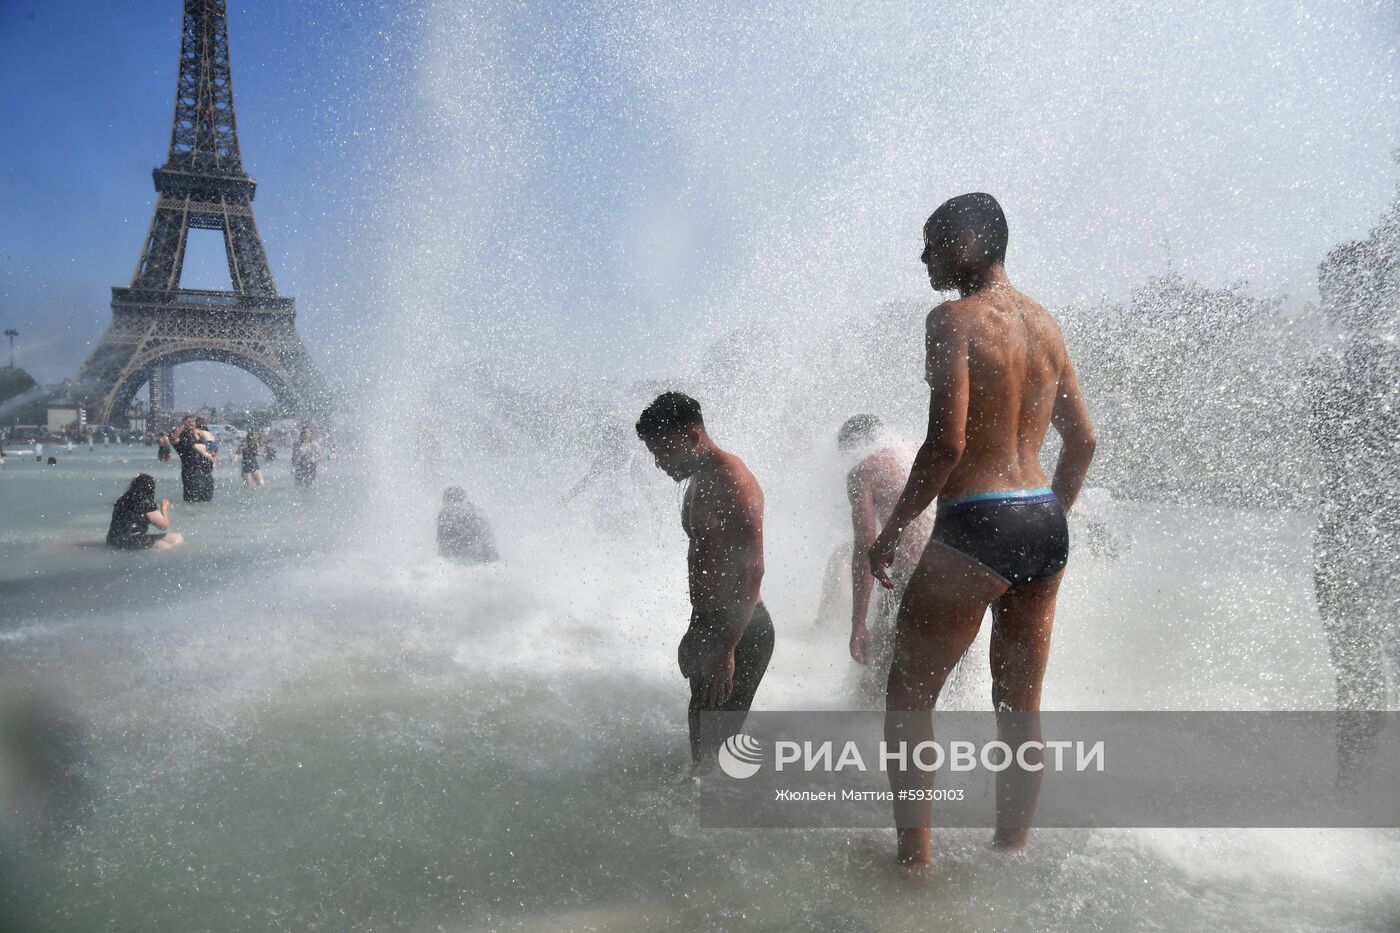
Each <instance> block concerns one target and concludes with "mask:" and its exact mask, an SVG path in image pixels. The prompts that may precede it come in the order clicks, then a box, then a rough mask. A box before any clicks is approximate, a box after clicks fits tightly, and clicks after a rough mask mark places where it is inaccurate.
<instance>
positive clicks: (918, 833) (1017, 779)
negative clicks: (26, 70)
mask: <svg viewBox="0 0 1400 933" xmlns="http://www.w3.org/2000/svg"><path fill="white" fill-rule="evenodd" d="M1006 241H1007V227H1006V217H1005V215H1004V214H1003V213H1002V210H1001V206H1000V205H999V204H997V202H996V199H995V198H993V197H992V196H991V195H988V194H965V195H962V196H960V197H956V198H953V199H952V200H951V201H948V202H947V203H945V204H944V205H943V206H941V207H940V208H939V209H938V210H937V211H935V212H934V214H933V216H932V217H930V218H929V220H928V223H927V224H925V225H924V251H923V254H922V256H921V257H920V260H921V261H922V262H923V263H924V265H925V266H926V267H927V268H928V274H929V281H930V283H931V284H932V285H933V287H934V289H936V290H939V291H943V290H949V289H956V290H957V291H958V293H959V295H960V297H959V298H957V299H955V300H952V301H947V302H944V303H943V304H941V305H939V306H938V307H936V308H934V309H933V311H932V312H930V314H929V316H928V321H927V324H926V335H925V351H926V355H927V356H926V360H927V362H926V371H925V377H926V380H927V382H928V384H929V391H930V395H929V417H928V435H927V437H926V439H925V440H924V443H923V446H922V447H920V448H919V453H918V456H917V457H916V458H915V460H914V466H913V469H912V470H911V471H910V474H909V481H908V482H907V483H906V484H905V487H904V491H903V492H902V493H901V494H900V497H899V502H898V503H897V504H896V505H895V508H894V512H893V513H892V514H891V515H890V519H889V521H888V522H887V523H886V525H885V527H884V529H883V530H882V531H881V532H880V536H879V537H878V538H877V539H876V541H875V544H874V545H873V546H872V547H871V548H870V567H871V572H872V573H873V574H874V576H875V577H876V579H878V580H879V581H880V582H881V583H882V584H883V585H885V586H887V587H888V586H890V585H891V582H890V580H889V577H888V574H887V568H888V567H889V566H890V564H891V562H892V561H893V559H894V556H895V552H896V549H897V548H898V545H899V540H900V535H901V534H902V533H903V531H904V530H905V528H906V527H908V526H909V525H910V523H911V522H913V521H914V519H915V518H917V517H918V516H919V515H920V514H921V513H922V512H923V511H924V510H925V509H926V508H928V506H929V504H930V503H932V502H933V500H934V498H935V497H937V498H938V499H939V503H940V505H939V508H938V510H937V513H936V517H935V520H934V528H933V537H932V540H931V542H930V544H929V546H928V547H927V548H925V549H924V554H923V557H922V559H921V560H920V562H919V566H918V568H917V569H916V570H915V571H914V576H913V578H912V579H911V580H910V582H909V587H908V589H907V591H906V592H905V595H904V599H903V601H902V602H901V604H900V609H899V617H898V620H897V622H896V626H895V647H894V660H893V662H892V663H891V666H890V678H889V684H888V688H887V692H886V698H885V709H886V711H887V715H886V724H885V738H886V742H888V743H896V744H897V743H899V742H907V743H910V745H912V744H915V743H918V742H922V741H930V740H932V738H933V724H932V717H931V716H929V715H927V714H928V713H929V712H930V711H931V710H932V709H933V707H934V704H935V703H936V702H937V700H938V696H939V692H940V691H941V690H942V689H943V684H944V682H945V680H946V679H947V677H948V674H949V672H950V671H952V669H953V667H954V665H955V664H957V662H958V659H959V658H961V657H962V655H963V653H964V652H965V651H966V650H967V647H968V645H970V644H971V643H972V640H973V638H974V637H975V636H976V635H977V630H978V629H979V628H980V627H981V625H982V617H983V615H984V614H985V613H986V611H987V608H988V606H990V607H991V609H992V644H991V661H992V702H993V705H994V706H995V708H996V709H997V711H998V712H1003V711H1006V712H1034V711H1036V710H1039V709H1040V688H1041V681H1042V679H1043V678H1044V675H1045V666H1046V662H1047V660H1048V656H1049V651H1050V629H1051V627H1052V625H1053V622H1054V618H1055V597H1056V594H1057V593H1058V591H1059V586H1060V578H1061V576H1062V571H1063V569H1064V566H1065V562H1066V559H1067V553H1068V544H1069V540H1068V539H1069V536H1068V533H1067V532H1066V529H1065V510H1066V509H1068V508H1069V507H1070V506H1071V505H1073V503H1074V499H1075V497H1076V496H1077V495H1078V494H1079V490H1080V487H1081V486H1082V485H1083V483H1084V476H1085V474H1086V473H1087V472H1088V469H1089V462H1090V460H1091V459H1092V458H1093V451H1094V433H1093V429H1092V428H1091V426H1090V423H1089V412H1088V409H1087V408H1086V406H1085V404H1084V397H1083V395H1082V394H1081V393H1080V390H1079V382H1078V380H1077V378H1076V377H1075V373H1074V366H1073V365H1072V364H1071V363H1070V359H1069V354H1068V353H1067V352H1066V350H1065V345H1064V340H1063V339H1062V338H1061V336H1060V331H1059V328H1058V327H1057V326H1056V325H1055V322H1054V321H1053V320H1052V319H1051V317H1050V315H1049V314H1048V313H1046V311H1045V309H1044V308H1042V307H1041V306H1040V305H1039V304H1037V303H1036V302H1035V301H1033V300H1032V299H1031V298H1029V297H1028V296H1026V295H1024V294H1022V293H1021V292H1019V291H1017V290H1016V289H1015V288H1014V287H1013V286H1012V285H1011V282H1010V281H1009V280H1008V279H1007V277H1006V267H1005V265H1004V262H1005V258H1006ZM1052 425H1053V426H1054V428H1055V430H1056V431H1057V432H1059V434H1060V437H1061V439H1062V441H1063V446H1062V448H1061V451H1060V458H1059V462H1058V463H1057V465H1056V467H1055V476H1054V479H1053V480H1052V481H1051V482H1049V483H1048V484H1047V482H1046V478H1045V474H1044V473H1043V472H1042V471H1041V468H1040V448H1041V445H1042V444H1043V443H1044V440H1045V435H1046V431H1047V429H1048V428H1049V427H1050V426H1052ZM911 712H912V713H919V714H921V715H918V716H907V715H906V716H901V715H900V714H901V713H911ZM1013 728H1014V729H1015V730H1016V731H1015V734H1014V735H1013V734H1012V732H1011V730H1013ZM998 729H999V731H1000V732H1001V733H1002V734H1001V738H1002V740H1003V741H1007V740H1008V739H1012V740H1013V741H1010V742H1008V744H1012V745H1013V747H1018V746H1019V745H1020V744H1021V743H1022V742H1024V741H1038V740H1039V738H1040V735H1039V728H1038V725H1037V724H1036V721H1035V717H1034V716H1023V717H1013V716H1006V717H998ZM1031 758H1032V756H1030V755H1027V764H1030V765H1034V764H1035V763H1036V762H1035V761H1033V760H1031ZM890 784H891V786H892V789H893V790H894V791H895V792H896V794H897V795H898V794H899V792H901V791H905V790H924V789H927V788H929V787H931V784H932V777H931V775H929V774H927V773H925V772H922V771H918V770H916V769H911V770H910V771H898V770H893V769H892V770H891V771H890ZM1038 790H1039V775H1038V772H1035V771H1029V770H1027V771H1022V770H1020V769H1014V768H1013V769H1008V770H1007V771H1004V772H1001V773H999V774H998V778H997V830H996V835H995V837H994V839H993V842H994V844H995V845H996V846H997V847H999V848H1002V849H1006V850H1011V851H1016V850H1020V849H1022V848H1024V846H1025V843H1026V839H1027V837H1028V836H1029V834H1030V825H1029V824H1030V818H1031V814H1032V813H1033V811H1034V801H1035V796H1036V793H1037V792H1038ZM915 796H919V795H915ZM930 817H931V808H930V805H929V804H928V803H927V802H926V800H925V801H923V802H912V803H911V802H901V803H897V804H896V806H895V824H896V827H897V834H898V856H899V860H900V862H901V863H903V864H906V865H918V864H923V863H926V862H928V861H929V858H930V855H931V853H930V831H929V822H930Z"/></svg>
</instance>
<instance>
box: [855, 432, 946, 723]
mask: <svg viewBox="0 0 1400 933" xmlns="http://www.w3.org/2000/svg"><path fill="white" fill-rule="evenodd" d="M883 427H884V426H883V424H882V423H881V422H880V419H879V418H878V417H877V416H875V415H870V414H865V415H853V416H851V417H850V418H848V419H846V423H845V424H843V425H841V430H840V431H839V432H837V435H836V446H837V447H838V448H839V449H840V450H841V452H842V453H844V454H856V455H857V456H859V458H860V459H859V461H858V462H857V463H856V465H855V466H853V467H851V470H850V472H848V473H847V474H846V498H847V500H848V501H849V502H850V505H851V530H852V540H853V547H852V549H851V560H850V574H851V641H850V650H851V657H852V658H853V659H855V661H856V662H857V663H859V664H863V665H866V667H867V671H866V675H865V676H863V677H862V678H861V692H862V694H866V695H871V696H883V694H884V690H885V683H886V681H887V679H888V677H889V670H890V652H891V651H892V650H893V647H894V622H895V616H896V615H897V614H898V613H899V603H900V601H901V600H902V599H903V598H904V591H905V588H906V587H907V586H908V585H909V578H910V577H911V576H912V575H913V573H914V568H915V567H917V566H918V565H919V558H920V557H921V556H922V555H923V552H924V543H925V542H926V541H928V536H929V529H930V527H931V525H932V522H931V520H930V519H929V518H928V517H927V516H924V515H921V516H920V517H919V518H917V519H916V520H915V521H914V524H913V527H911V528H910V529H909V534H907V535H905V536H903V537H902V538H901V539H900V544H899V548H898V550H897V551H896V552H895V558H894V563H893V565H892V566H891V567H890V571H889V578H890V581H891V582H892V583H893V584H894V586H893V587H891V588H889V589H884V590H882V591H881V593H880V598H879V601H878V603H877V607H876V613H875V620H874V626H873V628H874V631H872V630H871V627H869V626H867V625H866V618H867V616H868V615H869V611H870V595H871V591H872V590H873V589H874V582H875V581H874V578H873V577H872V576H871V575H870V547H871V545H873V544H874V543H875V538H876V535H878V534H879V531H880V528H881V526H882V525H884V524H886V523H887V522H888V520H889V517H890V514H891V513H892V512H893V511H894V505H895V501H896V500H897V499H898V498H899V494H900V492H901V490H903V489H904V483H905V481H906V480H907V479H908V478H909V469H908V467H907V466H906V461H905V460H904V459H902V458H901V457H900V455H899V453H898V451H896V450H895V448H894V446H893V445H892V444H889V443H887V442H886V440H885V438H884V437H882V436H881V435H882V432H883Z"/></svg>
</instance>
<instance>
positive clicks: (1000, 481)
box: [926, 283, 1078, 505]
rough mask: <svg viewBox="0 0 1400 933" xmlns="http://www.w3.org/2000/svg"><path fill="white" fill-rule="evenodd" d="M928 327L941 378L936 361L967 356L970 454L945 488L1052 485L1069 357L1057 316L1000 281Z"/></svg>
mask: <svg viewBox="0 0 1400 933" xmlns="http://www.w3.org/2000/svg"><path fill="white" fill-rule="evenodd" d="M927 334H928V338H927V340H928V346H929V352H928V357H929V367H930V371H929V372H928V373H926V378H930V379H937V378H939V376H938V375H937V374H936V372H935V371H934V369H933V367H934V366H935V365H936V364H942V363H944V362H945V360H946V357H947V356H948V355H949V354H953V353H962V354H965V356H966V358H967V389H966V392H967V402H966V405H967V414H966V422H965V424H966V427H965V429H964V437H963V450H962V456H961V457H960V458H959V460H958V462H957V465H956V466H955V467H954V468H953V470H952V472H951V473H949V474H948V479H947V481H946V482H945V483H944V485H943V488H942V490H940V492H939V495H940V496H941V497H942V498H944V499H956V498H958V497H959V496H963V495H967V494H970V493H978V492H990V491H996V490H1005V489H1026V488H1030V487H1036V486H1044V485H1046V480H1045V472H1044V471H1043V470H1042V469H1041V466H1040V448H1041V446H1042V445H1043V444H1044V442H1045V433H1046V429H1047V428H1049V426H1050V421H1051V417H1052V414H1053V412H1054V406H1055V396H1056V392H1057V391H1058V389H1059V387H1060V382H1061V377H1062V376H1063V375H1064V372H1065V367H1066V364H1067V363H1068V360H1069V355H1068V354H1067V353H1066V352H1065V344H1064V339H1063V338H1062V337H1061V336H1060V329H1059V327H1058V326H1057V325H1056V324H1055V321H1054V319H1052V318H1051V317H1050V315H1049V314H1048V313H1047V312H1046V310H1045V309H1044V308H1043V307H1041V306H1040V304H1039V302H1037V301H1035V300H1033V299H1032V298H1030V297H1029V296H1027V295H1025V294H1023V293H1022V292H1020V291H1018V290H1017V289H1015V288H1013V287H1012V286H1010V285H1009V284H1006V285H1003V284H1000V283H997V284H994V285H991V286H989V287H987V288H984V289H982V290H981V291H979V292H975V293H974V294H971V295H969V296H967V297H966V298H960V299H957V300H955V301H949V302H945V303H944V304H942V305H939V306H938V307H937V308H935V309H934V310H933V311H932V312H931V313H930V314H929V320H928V324H927ZM1077 492H1078V490H1075V493H1077ZM1066 504H1067V505H1068V504H1069V503H1066Z"/></svg>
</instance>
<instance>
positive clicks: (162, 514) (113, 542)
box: [107, 473, 185, 551]
mask: <svg viewBox="0 0 1400 933" xmlns="http://www.w3.org/2000/svg"><path fill="white" fill-rule="evenodd" d="M151 525H154V526H155V527H157V528H159V529H160V530H161V534H151V533H150V532H149V531H147V530H146V529H147V528H148V527H150V526H151ZM169 529H170V500H169V499H162V500H161V503H160V505H156V481H155V479H154V478H153V477H152V476H151V475H150V474H149V473H138V474H137V475H136V478H135V479H134V480H132V481H131V485H130V486H128V487H127V489H126V492H124V493H122V495H121V498H120V499H118V500H117V501H116V502H115V503H114V504H113V505H112V524H111V526H110V527H109V528H108V529H107V545H108V546H109V547H114V548H117V549H119V550H123V551H144V550H146V549H148V548H150V549H153V550H157V551H168V550H170V549H171V548H173V547H175V545H177V544H180V543H181V542H183V541H184V540H185V536H184V535H182V534H180V533H179V532H178V531H170V530H169Z"/></svg>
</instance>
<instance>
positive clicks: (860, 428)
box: [836, 414, 884, 450]
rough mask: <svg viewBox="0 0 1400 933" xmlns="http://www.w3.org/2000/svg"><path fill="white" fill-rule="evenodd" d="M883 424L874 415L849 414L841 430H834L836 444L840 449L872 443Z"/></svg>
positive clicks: (850, 448) (851, 448)
mask: <svg viewBox="0 0 1400 933" xmlns="http://www.w3.org/2000/svg"><path fill="white" fill-rule="evenodd" d="M883 426H884V425H883V423H882V422H881V421H880V419H879V417H878V416H876V415H870V414H862V415H851V417H849V418H847V419H846V423H845V424H843V425H841V430H840V431H837V432H836V446H837V448H838V449H840V450H854V449H855V448H857V447H863V446H864V445H866V444H871V443H874V441H875V438H876V437H877V436H878V435H879V433H880V428H882V427H883Z"/></svg>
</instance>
